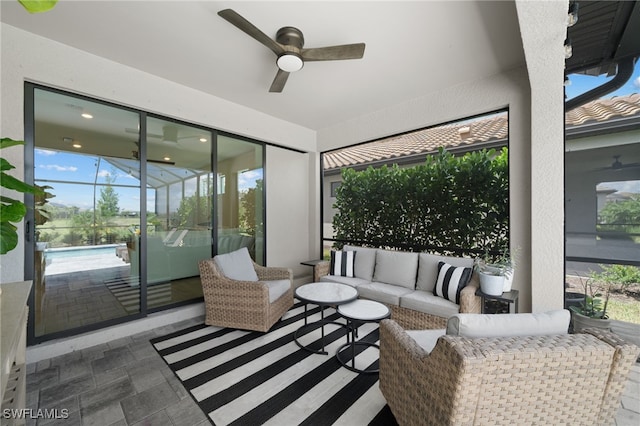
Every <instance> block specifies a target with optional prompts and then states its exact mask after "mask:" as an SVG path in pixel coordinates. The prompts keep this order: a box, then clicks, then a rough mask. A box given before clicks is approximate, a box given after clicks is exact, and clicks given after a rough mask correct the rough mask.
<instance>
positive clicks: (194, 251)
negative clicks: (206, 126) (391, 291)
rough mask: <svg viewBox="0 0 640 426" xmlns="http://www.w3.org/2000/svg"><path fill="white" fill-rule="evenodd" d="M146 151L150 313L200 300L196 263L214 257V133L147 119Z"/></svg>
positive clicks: (137, 271)
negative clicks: (212, 157)
mask: <svg viewBox="0 0 640 426" xmlns="http://www.w3.org/2000/svg"><path fill="white" fill-rule="evenodd" d="M146 146H147V165H146V166H147V172H146V176H147V226H146V229H145V230H144V232H141V235H140V238H145V236H146V242H147V246H146V251H147V256H146V262H145V266H146V282H147V308H148V309H154V308H158V307H160V306H165V305H168V304H172V303H176V302H182V301H186V300H191V299H195V298H200V297H202V286H201V284H200V278H199V275H200V272H199V269H198V262H199V261H200V260H202V259H208V258H210V257H211V255H212V253H211V251H212V229H213V224H212V193H213V183H212V173H211V169H212V166H211V146H212V145H211V133H210V132H209V131H206V130H203V129H200V128H197V127H193V126H188V125H184V124H180V123H176V122H172V121H167V120H162V119H158V118H148V119H147V145H146ZM136 244H137V249H138V248H139V246H140V242H139V241H137V243H136ZM135 272H136V273H137V274H140V275H141V272H142V271H140V268H135Z"/></svg>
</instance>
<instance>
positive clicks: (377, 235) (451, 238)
mask: <svg viewBox="0 0 640 426" xmlns="http://www.w3.org/2000/svg"><path fill="white" fill-rule="evenodd" d="M507 160H508V151H507V149H506V148H503V149H502V151H500V152H496V151H495V150H489V151H486V150H482V151H477V152H471V153H467V154H465V155H464V156H462V157H456V156H454V155H453V154H451V153H449V152H447V151H445V150H442V149H441V150H440V152H439V153H438V154H437V155H434V156H429V157H427V159H426V161H425V163H424V164H422V165H418V166H415V167H412V168H400V167H398V166H397V165H394V166H392V167H387V166H383V167H380V168H373V167H369V168H368V169H366V170H363V171H360V172H356V171H354V170H352V169H343V170H342V184H341V185H340V186H339V188H338V189H337V191H336V202H335V204H334V207H335V208H336V209H337V213H336V214H335V215H334V217H333V228H334V231H335V239H336V240H339V241H341V242H340V243H337V244H336V246H337V247H342V244H344V243H346V242H350V243H352V244H358V245H366V246H372V247H388V248H397V249H402V250H410V251H435V252H440V253H443V254H458V255H473V254H478V253H483V252H485V251H487V250H489V251H492V252H502V251H504V250H505V249H507V248H508V247H509V179H508V177H509V176H508V174H509V173H508V163H507Z"/></svg>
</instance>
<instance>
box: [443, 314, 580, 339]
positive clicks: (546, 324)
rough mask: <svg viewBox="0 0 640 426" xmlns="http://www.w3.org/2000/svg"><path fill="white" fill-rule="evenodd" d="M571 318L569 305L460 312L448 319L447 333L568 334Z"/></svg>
mask: <svg viewBox="0 0 640 426" xmlns="http://www.w3.org/2000/svg"><path fill="white" fill-rule="evenodd" d="M570 319H571V314H570V313H569V311H568V310H566V309H560V310H556V311H549V312H540V313H535V314H497V315H496V314H456V315H454V316H452V317H450V318H449V320H448V321H447V334H448V335H453V336H464V337H515V336H545V335H551V334H567V333H568V330H569V320H570Z"/></svg>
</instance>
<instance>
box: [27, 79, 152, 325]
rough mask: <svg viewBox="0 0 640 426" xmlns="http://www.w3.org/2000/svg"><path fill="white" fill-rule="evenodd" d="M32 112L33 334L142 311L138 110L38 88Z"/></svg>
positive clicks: (93, 322) (88, 323)
mask: <svg viewBox="0 0 640 426" xmlns="http://www.w3.org/2000/svg"><path fill="white" fill-rule="evenodd" d="M84 112H91V115H92V116H93V118H92V119H85V118H83V117H82V113H84ZM34 115H35V127H34V135H35V152H34V166H35V170H34V181H35V184H36V185H38V186H40V187H42V188H43V189H44V190H45V193H44V195H42V196H39V197H36V199H35V204H36V210H35V225H36V226H35V238H36V244H35V252H34V259H35V274H34V281H35V306H34V319H35V321H34V322H35V336H43V335H47V334H51V333H57V332H63V331H66V330H69V329H74V328H78V327H82V326H86V325H90V324H95V323H99V322H103V321H108V320H112V319H115V318H120V317H124V316H127V315H131V314H135V313H137V312H139V309H140V303H139V300H140V296H139V292H137V293H136V292H134V293H133V294H130V293H129V290H130V289H131V282H130V281H129V268H130V259H129V251H128V244H130V243H131V241H132V240H133V235H134V232H135V229H137V228H139V227H140V197H139V194H140V183H139V181H138V180H137V179H136V178H135V177H134V176H135V175H136V174H137V175H139V173H140V166H139V162H138V161H137V160H135V159H130V158H131V151H132V148H133V149H135V146H136V145H135V141H134V140H132V138H131V136H129V135H128V133H127V132H126V131H125V129H126V128H137V127H138V114H137V113H134V112H131V111H126V110H121V109H117V108H113V107H110V106H106V105H102V104H99V103H95V102H91V101H88V100H85V99H79V98H75V97H71V96H65V95H61V94H59V93H53V92H48V91H44V90H40V89H36V90H35V93H34ZM115 123H117V125H116V124H115ZM122 158H128V159H129V160H128V163H127V167H126V168H122V167H120V166H119V162H120V161H121V159H122ZM125 300H126V302H123V301H125Z"/></svg>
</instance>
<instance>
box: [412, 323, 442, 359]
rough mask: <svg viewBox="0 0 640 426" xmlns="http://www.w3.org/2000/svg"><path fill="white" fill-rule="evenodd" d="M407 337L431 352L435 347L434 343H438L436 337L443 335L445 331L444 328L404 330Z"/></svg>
mask: <svg viewBox="0 0 640 426" xmlns="http://www.w3.org/2000/svg"><path fill="white" fill-rule="evenodd" d="M406 332H407V334H408V335H409V337H411V338H412V339H413V340H415V341H416V343H417V344H418V346H420V347H421V348H422V349H424V350H425V351H427V352H429V353H431V351H432V350H433V348H435V347H436V343H438V339H439V338H440V336H444V335H445V334H446V333H445V332H446V330H445V329H441V330H406Z"/></svg>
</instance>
